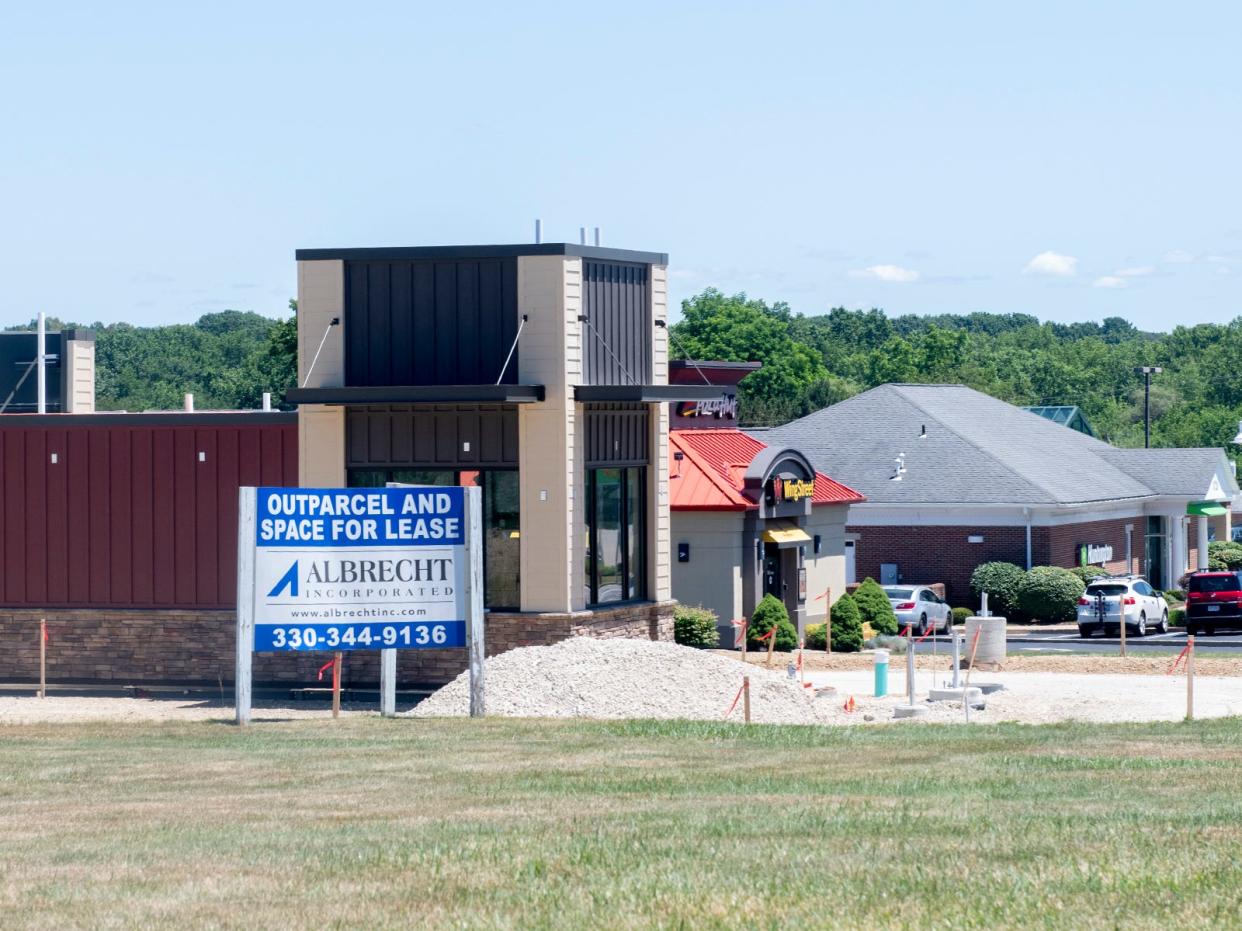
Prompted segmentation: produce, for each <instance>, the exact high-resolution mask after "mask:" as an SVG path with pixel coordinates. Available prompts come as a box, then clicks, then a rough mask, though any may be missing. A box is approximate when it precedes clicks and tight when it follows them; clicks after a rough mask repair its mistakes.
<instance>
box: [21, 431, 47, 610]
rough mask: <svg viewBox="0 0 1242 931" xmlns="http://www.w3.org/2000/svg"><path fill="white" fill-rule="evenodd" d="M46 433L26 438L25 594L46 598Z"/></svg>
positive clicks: (35, 597) (39, 599) (31, 598)
mask: <svg viewBox="0 0 1242 931" xmlns="http://www.w3.org/2000/svg"><path fill="white" fill-rule="evenodd" d="M46 441H47V437H46V436H38V435H34V436H28V437H27V438H26V501H27V507H26V536H25V541H26V597H27V598H28V599H30V600H31V601H46V600H47V470H46V469H45V468H44V467H43V463H44V461H45V456H46V453H45V452H44V449H45V446H46Z"/></svg>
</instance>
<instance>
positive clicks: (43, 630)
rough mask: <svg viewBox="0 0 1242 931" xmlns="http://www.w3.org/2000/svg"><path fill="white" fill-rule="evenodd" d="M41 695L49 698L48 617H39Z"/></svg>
mask: <svg viewBox="0 0 1242 931" xmlns="http://www.w3.org/2000/svg"><path fill="white" fill-rule="evenodd" d="M39 697H40V698H47V618H45V617H41V618H39Z"/></svg>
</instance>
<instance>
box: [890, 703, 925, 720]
mask: <svg viewBox="0 0 1242 931" xmlns="http://www.w3.org/2000/svg"><path fill="white" fill-rule="evenodd" d="M926 716H927V708H926V706H924V705H898V706H897V707H896V708H894V709H893V717H894V718H898V719H900V718H922V717H926Z"/></svg>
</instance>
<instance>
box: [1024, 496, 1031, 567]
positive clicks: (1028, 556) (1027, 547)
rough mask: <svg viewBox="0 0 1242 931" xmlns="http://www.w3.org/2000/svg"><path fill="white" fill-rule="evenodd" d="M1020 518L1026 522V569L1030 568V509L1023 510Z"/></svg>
mask: <svg viewBox="0 0 1242 931" xmlns="http://www.w3.org/2000/svg"><path fill="white" fill-rule="evenodd" d="M1022 516H1023V518H1025V520H1026V568H1028V569H1030V568H1031V563H1032V560H1031V509H1030V508H1023V509H1022Z"/></svg>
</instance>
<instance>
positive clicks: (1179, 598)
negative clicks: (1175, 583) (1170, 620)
mask: <svg viewBox="0 0 1242 931" xmlns="http://www.w3.org/2000/svg"><path fill="white" fill-rule="evenodd" d="M1160 594H1162V595H1164V600H1165V602H1166V603H1167V604H1170V605H1179V604H1181V603H1182V602H1183V601H1185V600H1186V593H1185V592H1183V591H1181V590H1180V589H1176V588H1170V589H1168V590H1166V591H1163V592H1161V593H1160Z"/></svg>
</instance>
